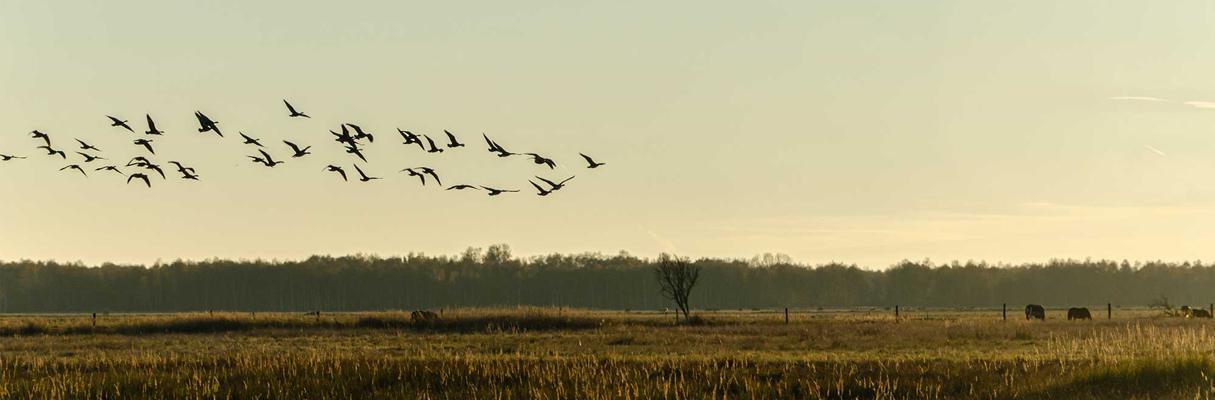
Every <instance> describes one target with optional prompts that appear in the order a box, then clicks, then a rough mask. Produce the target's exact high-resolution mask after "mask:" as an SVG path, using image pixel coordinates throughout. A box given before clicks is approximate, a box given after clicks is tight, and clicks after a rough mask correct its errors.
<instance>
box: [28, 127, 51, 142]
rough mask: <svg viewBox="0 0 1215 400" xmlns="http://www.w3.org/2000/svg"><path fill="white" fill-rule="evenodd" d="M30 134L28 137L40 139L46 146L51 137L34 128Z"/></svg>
mask: <svg viewBox="0 0 1215 400" xmlns="http://www.w3.org/2000/svg"><path fill="white" fill-rule="evenodd" d="M30 134H31V135H32V136H30V137H32V138H34V139H42V140H43V141H46V145H47V146H50V145H51V137H50V136H47V134H45V133H42V132H39V131H38V130H37V129H35V130H34V131H33V132H30Z"/></svg>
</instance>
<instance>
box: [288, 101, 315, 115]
mask: <svg viewBox="0 0 1215 400" xmlns="http://www.w3.org/2000/svg"><path fill="white" fill-rule="evenodd" d="M283 104H286V105H287V111H290V112H291V115H288V117H300V118H312V117H309V116H308V114H304V113H302V112H299V111H295V107H292V106H291V103H288V102H287V99H283Z"/></svg>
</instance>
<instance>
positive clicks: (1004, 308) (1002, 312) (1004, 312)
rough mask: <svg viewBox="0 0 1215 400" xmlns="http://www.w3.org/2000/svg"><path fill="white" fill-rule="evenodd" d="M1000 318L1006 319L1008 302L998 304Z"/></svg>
mask: <svg viewBox="0 0 1215 400" xmlns="http://www.w3.org/2000/svg"><path fill="white" fill-rule="evenodd" d="M1000 318H1003V319H1004V320H1005V321H1008V303H1004V304H1002V305H1000Z"/></svg>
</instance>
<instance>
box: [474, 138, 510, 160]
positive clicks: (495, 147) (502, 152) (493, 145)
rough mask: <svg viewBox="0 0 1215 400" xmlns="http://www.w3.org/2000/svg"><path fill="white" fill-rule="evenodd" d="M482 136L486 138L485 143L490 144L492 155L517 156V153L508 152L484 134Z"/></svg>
mask: <svg viewBox="0 0 1215 400" xmlns="http://www.w3.org/2000/svg"><path fill="white" fill-rule="evenodd" d="M481 136H482V137H484V138H485V143H487V144H489V152H490V153H498V157H510V156H513V155H515V153H511V152H509V151H506V149H504V148H502V146H501V145H499V144H498V143H497V142H494V141H493V140H490V139H489V136H486V135H485V134H484V133H482V134H481Z"/></svg>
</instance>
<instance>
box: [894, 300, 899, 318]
mask: <svg viewBox="0 0 1215 400" xmlns="http://www.w3.org/2000/svg"><path fill="white" fill-rule="evenodd" d="M894 320H895V321H898V320H899V305H898V304H895V305H894Z"/></svg>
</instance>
